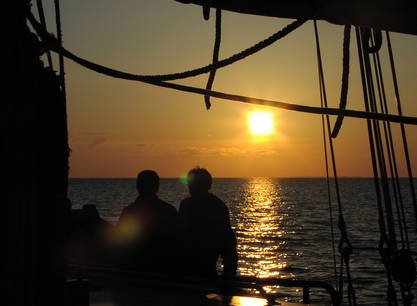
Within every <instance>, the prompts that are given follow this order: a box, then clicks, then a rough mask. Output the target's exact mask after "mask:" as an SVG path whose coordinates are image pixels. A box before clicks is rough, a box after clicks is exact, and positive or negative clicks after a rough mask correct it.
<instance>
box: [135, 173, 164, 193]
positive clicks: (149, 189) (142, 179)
mask: <svg viewBox="0 0 417 306" xmlns="http://www.w3.org/2000/svg"><path fill="white" fill-rule="evenodd" d="M136 189H137V190H138V192H139V194H140V195H142V196H151V195H156V193H157V192H158V189H159V176H158V174H157V173H156V172H155V171H152V170H144V171H142V172H140V173H139V174H138V178H137V180H136Z"/></svg>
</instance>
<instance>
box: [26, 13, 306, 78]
mask: <svg viewBox="0 0 417 306" xmlns="http://www.w3.org/2000/svg"><path fill="white" fill-rule="evenodd" d="M28 19H29V21H30V22H31V23H32V25H33V27H34V28H35V30H36V32H37V33H38V35H39V36H40V37H41V38H42V39H43V40H44V42H45V43H46V44H47V46H48V47H49V48H50V49H51V50H52V51H55V52H57V53H63V55H64V56H66V57H70V56H71V55H72V54H71V53H70V52H69V51H67V50H65V49H64V48H63V47H61V46H60V45H59V43H58V41H57V40H56V38H54V37H53V36H52V35H50V34H49V33H48V32H46V30H45V27H43V26H42V25H41V24H39V22H37V21H36V19H35V18H34V16H33V14H32V13H30V12H29V13H28ZM304 23H305V20H302V19H299V20H296V21H294V22H292V23H290V24H289V25H287V26H285V27H284V28H283V29H281V30H279V31H278V32H276V33H275V34H272V35H271V36H269V37H268V38H266V39H264V40H262V41H260V42H258V43H256V44H255V45H253V46H251V47H249V48H247V49H245V50H243V51H241V52H239V53H236V54H234V55H232V56H230V57H228V58H226V59H223V60H220V61H218V62H217V63H215V64H210V65H207V66H204V67H200V68H196V69H193V70H188V71H184V72H178V73H171V74H163V75H136V74H130V73H126V72H122V71H117V70H114V69H110V68H106V69H107V70H109V71H111V72H112V74H114V76H115V77H118V78H124V79H128V80H136V81H172V80H179V79H185V78H189V77H194V76H197V75H200V74H205V73H208V72H210V71H212V70H215V69H220V68H223V67H226V66H229V65H231V64H233V63H235V62H237V61H239V60H242V59H244V58H246V57H248V56H250V55H252V54H255V53H257V52H259V51H260V50H262V49H264V48H266V47H268V46H270V45H272V44H273V43H275V42H276V41H278V40H279V39H281V38H283V37H285V36H286V35H288V34H289V33H291V32H292V31H294V30H295V29H297V28H298V27H300V26H301V25H302V24H304ZM72 56H74V55H72ZM101 67H103V66H101Z"/></svg>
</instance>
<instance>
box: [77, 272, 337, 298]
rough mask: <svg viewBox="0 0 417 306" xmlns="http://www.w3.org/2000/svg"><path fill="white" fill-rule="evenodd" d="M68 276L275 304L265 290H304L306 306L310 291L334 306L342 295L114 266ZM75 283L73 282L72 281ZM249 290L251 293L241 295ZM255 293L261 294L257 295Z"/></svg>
mask: <svg viewBox="0 0 417 306" xmlns="http://www.w3.org/2000/svg"><path fill="white" fill-rule="evenodd" d="M69 271H70V273H69V275H70V276H71V277H72V278H74V279H75V280H78V281H85V280H86V279H87V280H92V281H94V280H98V279H106V280H110V281H123V282H129V283H133V284H146V285H149V286H157V287H158V286H160V287H169V288H172V289H193V290H204V291H207V292H208V291H213V292H216V291H218V292H220V293H226V294H229V295H230V294H235V295H240V296H251V297H261V298H264V299H266V300H267V301H268V303H273V302H274V301H275V299H276V295H273V294H270V293H268V292H266V290H265V289H264V287H266V286H279V287H287V288H301V289H302V290H303V299H302V303H303V304H309V303H310V293H311V290H310V289H322V290H324V291H326V292H327V294H328V295H329V297H330V300H331V303H332V305H335V306H339V305H340V301H339V295H338V294H337V292H336V290H335V289H334V288H333V286H331V285H330V284H328V283H327V282H324V281H318V280H299V279H288V278H258V277H252V276H237V277H235V278H233V279H224V278H202V277H191V276H185V275H176V274H159V273H147V272H139V271H133V270H127V269H120V268H115V267H112V266H95V265H90V264H89V265H80V264H70V265H69ZM73 281H74V280H73ZM242 289H250V290H252V291H251V292H247V291H246V292H245V291H242ZM253 290H255V291H257V292H258V293H257V294H255V293H254V292H253Z"/></svg>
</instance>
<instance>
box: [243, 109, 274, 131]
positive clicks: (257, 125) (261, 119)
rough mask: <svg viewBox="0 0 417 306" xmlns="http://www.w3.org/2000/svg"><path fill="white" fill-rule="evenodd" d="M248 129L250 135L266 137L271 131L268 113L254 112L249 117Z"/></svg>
mask: <svg viewBox="0 0 417 306" xmlns="http://www.w3.org/2000/svg"><path fill="white" fill-rule="evenodd" d="M249 127H250V131H251V133H252V134H255V135H266V134H271V133H272V131H273V127H274V124H273V119H272V114H271V113H268V112H254V113H251V114H250V115H249Z"/></svg>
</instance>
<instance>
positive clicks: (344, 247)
mask: <svg viewBox="0 0 417 306" xmlns="http://www.w3.org/2000/svg"><path fill="white" fill-rule="evenodd" d="M314 33H315V37H316V49H317V64H318V73H319V83H320V88H321V91H322V93H323V102H324V107H327V96H326V87H325V82H324V72H323V63H322V59H321V58H322V57H321V51H320V39H319V33H318V29H317V22H316V21H315V20H314ZM326 121H327V133H328V136H329V137H328V140H329V145H330V153H331V161H332V167H333V177H334V183H335V190H336V199H337V205H338V209H339V220H338V227H339V229H340V234H341V237H340V241H339V253H340V254H341V265H340V275H339V281H340V283H339V294H340V300H341V299H342V294H343V264H345V267H346V275H347V281H348V300H349V305H356V297H355V291H354V289H353V286H352V277H351V273H350V265H349V260H350V255H351V253H352V245H351V243H350V241H349V238H348V235H347V231H346V224H345V221H344V216H343V207H342V201H341V197H340V188H339V180H338V174H337V167H336V158H335V153H334V146H333V139H332V138H331V137H330V135H331V128H330V119H329V116H326Z"/></svg>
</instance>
